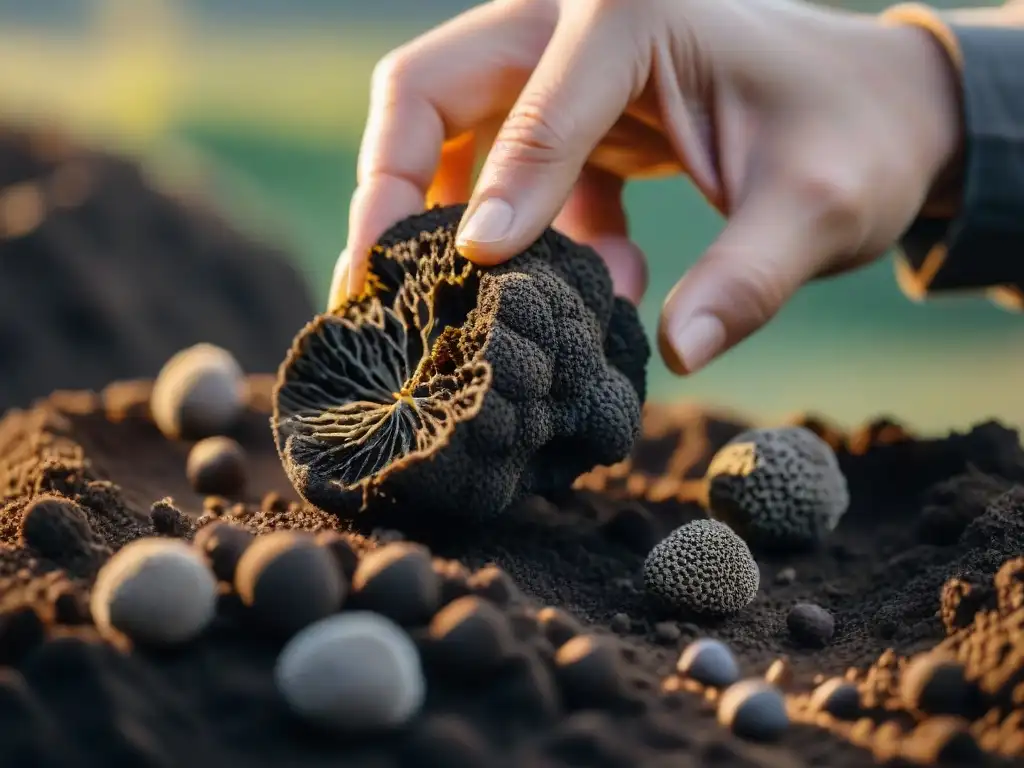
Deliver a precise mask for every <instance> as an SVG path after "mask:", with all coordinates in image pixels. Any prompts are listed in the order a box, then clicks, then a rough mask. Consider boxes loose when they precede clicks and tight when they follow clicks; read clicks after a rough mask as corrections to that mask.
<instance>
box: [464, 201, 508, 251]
mask: <svg viewBox="0 0 1024 768" xmlns="http://www.w3.org/2000/svg"><path fill="white" fill-rule="evenodd" d="M515 214H516V212H515V211H514V210H513V209H512V206H511V205H509V204H508V203H506V202H505V201H504V200H499V199H498V198H494V197H492V198H488V199H487V200H484V201H483V202H482V203H480V205H478V206H477V207H476V210H474V211H473V212H472V213H471V214H470V215H469V218H468V219H466V221H465V222H463V224H462V227H461V228H460V229H459V233H458V235H456V237H455V245H456V247H462V246H464V245H474V244H476V243H496V242H498V241H499V240H502V239H503V238H504V237H505V235H507V234H508V232H509V230H510V229H512V219H513V218H515Z"/></svg>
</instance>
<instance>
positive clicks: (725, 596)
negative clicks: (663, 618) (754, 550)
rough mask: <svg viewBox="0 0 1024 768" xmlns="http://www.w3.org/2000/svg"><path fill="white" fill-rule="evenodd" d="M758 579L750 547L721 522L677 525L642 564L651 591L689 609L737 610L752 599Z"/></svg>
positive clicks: (661, 599) (712, 521)
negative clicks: (678, 526)
mask: <svg viewBox="0 0 1024 768" xmlns="http://www.w3.org/2000/svg"><path fill="white" fill-rule="evenodd" d="M759 583H760V572H759V571H758V568H757V563H756V562H754V558H753V556H752V555H751V554H750V548H749V547H748V546H747V545H746V542H744V541H743V539H741V538H740V537H739V536H737V535H736V534H735V533H734V532H733V531H732V530H731V529H730V528H729V526H727V525H725V524H724V523H720V522H718V521H717V520H694V521H692V522H690V523H687V524H686V525H684V526H682V527H680V528H676V530H674V531H673V532H672V533H670V534H669V535H668V537H667V538H665V539H664V540H663V541H662V542H660V543H659V544H658V545H657V546H656V547H655V548H654V549H652V550H651V553H650V554H649V555H648V556H647V560H646V562H645V563H644V585H645V587H646V588H647V591H648V592H649V593H650V594H651V595H652V596H654V597H655V598H657V599H659V600H660V601H662V602H663V603H665V604H666V605H668V606H670V607H673V608H677V609H680V610H682V611H687V612H691V613H697V614H728V613H735V612H736V611H739V610H740V609H741V608H744V607H745V606H747V605H748V604H749V603H750V602H751V601H752V600H753V599H754V597H755V596H756V595H757V587H758V584H759Z"/></svg>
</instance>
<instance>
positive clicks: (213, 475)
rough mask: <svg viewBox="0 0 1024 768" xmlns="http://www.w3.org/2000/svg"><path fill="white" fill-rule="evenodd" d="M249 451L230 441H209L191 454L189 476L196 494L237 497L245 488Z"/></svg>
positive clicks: (216, 438) (196, 446)
mask: <svg viewBox="0 0 1024 768" xmlns="http://www.w3.org/2000/svg"><path fill="white" fill-rule="evenodd" d="M245 461H246V456H245V451H244V450H243V449H242V446H240V445H239V444H238V442H237V441H236V440H232V439H231V438H230V437H219V436H218V437H207V438H206V439H204V440H200V441H199V442H198V443H196V444H195V445H194V446H192V450H191V451H189V454H188V461H187V462H186V464H185V476H186V477H188V481H189V483H190V484H191V485H192V488H194V489H195V491H196V493H204V494H213V495H217V496H235V495H237V494H238V493H240V492H241V491H242V489H244V488H245V483H246V479H247V478H246V468H245Z"/></svg>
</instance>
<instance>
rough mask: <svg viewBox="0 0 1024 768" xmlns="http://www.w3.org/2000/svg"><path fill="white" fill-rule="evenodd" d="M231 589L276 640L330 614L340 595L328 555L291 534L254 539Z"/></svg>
mask: <svg viewBox="0 0 1024 768" xmlns="http://www.w3.org/2000/svg"><path fill="white" fill-rule="evenodd" d="M235 588H236V589H237V590H238V594H239V596H240V597H241V598H242V602H243V603H244V604H245V605H246V606H248V607H249V609H250V610H251V611H252V613H253V615H254V617H255V618H256V619H257V621H259V623H260V624H262V625H263V626H265V627H267V628H268V629H270V630H271V631H272V632H274V633H275V634H278V635H281V636H289V635H292V634H294V633H295V632H298V631H299V630H300V629H302V628H303V627H305V626H307V625H309V624H312V623H313V622H315V621H318V620H320V619H323V618H325V617H327V616H329V615H330V614H332V613H334V612H335V611H337V610H338V608H339V607H340V606H341V602H342V600H343V599H344V597H345V584H344V581H343V580H342V575H341V570H340V569H339V568H338V565H337V563H335V561H334V558H333V557H332V556H331V554H330V553H329V552H328V551H327V550H326V549H324V548H323V547H321V546H319V545H318V544H317V543H316V542H315V541H314V539H313V537H312V536H310V535H308V534H305V533H296V532H293V531H277V532H275V533H269V534H267V535H265V536H259V537H257V538H256V541H254V542H253V543H252V544H251V545H249V547H248V548H247V549H246V550H245V553H244V554H243V555H242V557H241V559H240V560H239V561H238V565H237V567H236V569H235Z"/></svg>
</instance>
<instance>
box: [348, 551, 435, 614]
mask: <svg viewBox="0 0 1024 768" xmlns="http://www.w3.org/2000/svg"><path fill="white" fill-rule="evenodd" d="M352 599H353V602H354V604H355V605H356V606H358V607H359V608H361V609H363V610H368V611H375V612H376V613H380V614H382V615H384V616H387V617H388V618H389V619H392V620H393V621H396V622H398V623H399V624H402V625H405V626H414V625H418V624H423V623H426V622H427V621H428V620H429V619H430V617H431V616H433V615H434V611H436V610H437V607H438V605H439V603H440V599H441V584H440V579H439V578H438V575H437V573H436V572H435V571H434V566H433V563H432V562H431V560H430V552H429V551H428V550H427V549H426V547H423V546H421V545H419V544H411V543H408V542H396V543H394V544H388V545H386V546H384V547H381V548H380V549H376V550H374V551H373V552H370V553H368V554H366V555H364V556H363V559H362V560H361V561H360V562H359V566H358V567H357V568H356V572H355V574H354V575H353V576H352Z"/></svg>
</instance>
